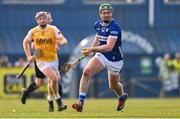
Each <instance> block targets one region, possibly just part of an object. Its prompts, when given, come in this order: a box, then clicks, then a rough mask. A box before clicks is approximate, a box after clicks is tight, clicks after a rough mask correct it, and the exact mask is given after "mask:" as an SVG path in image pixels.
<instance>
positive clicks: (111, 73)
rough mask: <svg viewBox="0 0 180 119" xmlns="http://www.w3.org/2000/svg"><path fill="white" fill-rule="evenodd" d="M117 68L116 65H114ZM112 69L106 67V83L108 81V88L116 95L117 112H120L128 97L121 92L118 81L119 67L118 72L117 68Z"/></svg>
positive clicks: (121, 87) (120, 85) (121, 88)
mask: <svg viewBox="0 0 180 119" xmlns="http://www.w3.org/2000/svg"><path fill="white" fill-rule="evenodd" d="M115 66H118V65H115ZM115 66H113V67H110V68H109V67H108V68H109V70H108V81H109V88H111V89H113V90H114V92H115V93H116V94H117V95H118V97H119V98H118V105H117V111H120V110H122V109H123V108H124V106H125V101H126V99H127V97H128V95H127V94H126V93H124V91H123V86H122V84H121V83H120V82H119V80H120V75H119V71H120V70H121V65H119V70H116V69H118V68H115V69H113V68H114V67H115Z"/></svg>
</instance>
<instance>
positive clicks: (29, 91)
mask: <svg viewBox="0 0 180 119" xmlns="http://www.w3.org/2000/svg"><path fill="white" fill-rule="evenodd" d="M37 88H38V87H37V85H36V83H35V82H32V83H31V84H30V85H29V87H28V88H27V91H26V93H27V95H28V94H30V93H31V92H33V91H34V90H36V89H37Z"/></svg>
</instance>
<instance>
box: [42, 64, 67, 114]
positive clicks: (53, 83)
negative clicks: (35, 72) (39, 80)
mask: <svg viewBox="0 0 180 119" xmlns="http://www.w3.org/2000/svg"><path fill="white" fill-rule="evenodd" d="M43 73H44V74H45V75H46V76H47V77H48V78H49V80H50V84H49V86H50V89H51V91H52V92H53V94H54V96H55V99H56V102H57V104H58V111H62V110H64V109H66V108H67V106H65V105H63V103H62V99H61V96H60V95H59V92H58V80H59V78H60V77H59V76H58V74H57V73H56V72H55V71H54V70H52V69H51V68H49V67H47V68H45V69H44V70H43Z"/></svg>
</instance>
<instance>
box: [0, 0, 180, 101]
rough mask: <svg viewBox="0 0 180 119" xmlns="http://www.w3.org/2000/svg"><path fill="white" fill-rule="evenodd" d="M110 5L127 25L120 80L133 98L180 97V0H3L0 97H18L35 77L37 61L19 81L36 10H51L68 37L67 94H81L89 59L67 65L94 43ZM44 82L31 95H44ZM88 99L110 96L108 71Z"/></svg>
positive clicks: (64, 51) (63, 54)
mask: <svg viewBox="0 0 180 119" xmlns="http://www.w3.org/2000/svg"><path fill="white" fill-rule="evenodd" d="M104 2H107V3H111V4H112V6H113V8H114V13H113V18H114V19H115V20H116V21H117V22H118V23H119V24H120V26H121V29H122V42H123V52H124V63H125V64H124V69H123V72H122V74H121V82H122V83H123V85H124V89H125V91H126V92H127V93H128V94H129V95H130V96H131V97H144V98H145V97H148V98H149V97H157V98H158V97H179V96H180V78H179V77H180V76H179V75H180V54H179V53H180V14H179V13H180V0H0V74H1V75H0V97H1V98H3V97H8V96H9V97H19V96H20V95H21V89H22V88H23V87H27V86H28V85H29V84H30V83H31V82H32V81H33V80H34V78H35V76H34V69H33V65H32V66H31V67H30V68H28V70H27V71H26V72H25V74H24V75H23V77H22V78H21V79H20V80H17V79H16V77H15V76H16V74H18V73H20V71H22V69H23V67H25V65H26V57H25V53H24V50H23V47H22V41H23V39H24V37H25V35H26V34H27V32H28V31H29V30H30V29H31V28H33V27H35V26H36V22H35V19H34V17H35V14H36V13H37V12H38V11H42V10H43V11H48V12H50V13H51V14H52V19H53V22H52V24H53V25H56V26H57V27H58V28H59V29H60V30H61V32H62V33H63V34H64V35H65V37H66V38H67V39H68V41H69V43H68V45H66V46H62V47H60V51H59V60H60V71H61V75H62V80H61V83H62V85H63V92H64V94H63V95H64V97H67V98H69V97H70V98H75V97H77V96H78V85H79V81H80V76H81V74H82V69H83V67H84V66H85V65H86V63H87V61H88V60H89V58H86V59H84V60H83V61H82V62H81V63H80V64H78V65H77V66H76V67H74V68H73V69H72V70H70V71H69V72H68V73H66V74H64V73H63V71H62V67H63V65H64V64H65V63H67V62H71V61H74V60H75V59H77V58H78V57H79V56H80V55H81V54H80V51H81V49H82V48H84V47H87V46H90V45H91V42H92V40H93V38H94V35H95V33H96V32H95V30H94V23H95V21H96V20H97V19H99V13H98V7H99V4H100V3H104ZM46 93H47V89H46V85H44V86H43V87H42V88H40V89H39V90H37V91H35V92H34V93H32V94H31V97H32V98H43V97H45V96H46ZM88 97H92V98H111V97H115V94H114V93H113V92H112V91H111V90H110V89H108V81H107V75H106V71H102V72H100V73H99V74H97V75H95V76H93V77H92V80H91V84H90V89H89V93H88Z"/></svg>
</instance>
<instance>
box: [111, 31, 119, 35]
mask: <svg viewBox="0 0 180 119" xmlns="http://www.w3.org/2000/svg"><path fill="white" fill-rule="evenodd" d="M110 34H113V35H117V34H118V31H110Z"/></svg>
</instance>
